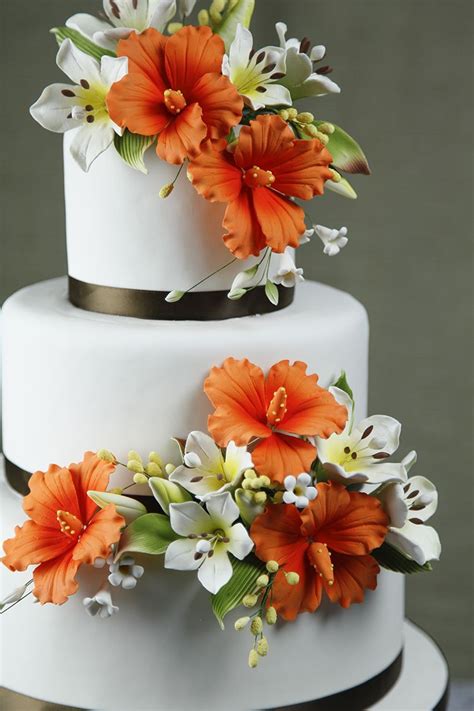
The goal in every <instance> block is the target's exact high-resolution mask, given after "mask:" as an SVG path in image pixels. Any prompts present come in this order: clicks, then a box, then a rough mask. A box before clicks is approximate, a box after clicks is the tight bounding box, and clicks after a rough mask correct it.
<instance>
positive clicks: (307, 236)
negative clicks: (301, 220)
mask: <svg viewBox="0 0 474 711" xmlns="http://www.w3.org/2000/svg"><path fill="white" fill-rule="evenodd" d="M313 235H314V227H312V228H310V229H308V230H305V231H304V232H303V234H302V235H301V236H300V238H299V242H300V244H299V246H300V247H301V245H303V244H308V242H311V237H312V236H313Z"/></svg>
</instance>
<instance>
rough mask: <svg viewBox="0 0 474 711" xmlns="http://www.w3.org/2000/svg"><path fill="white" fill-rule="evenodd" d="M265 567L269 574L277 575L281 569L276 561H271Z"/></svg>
mask: <svg viewBox="0 0 474 711" xmlns="http://www.w3.org/2000/svg"><path fill="white" fill-rule="evenodd" d="M265 567H266V569H267V570H268V572H269V573H276V572H278V569H279V568H280V566H279V565H278V563H277V562H276V560H269V561H268V563H267V564H266V566H265Z"/></svg>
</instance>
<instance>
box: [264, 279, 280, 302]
mask: <svg viewBox="0 0 474 711" xmlns="http://www.w3.org/2000/svg"><path fill="white" fill-rule="evenodd" d="M265 294H266V295H267V299H268V300H269V301H270V303H272V304H273V306H277V305H278V300H279V298H280V294H279V293H278V287H277V285H276V284H274V283H273V282H272V281H270V279H269V280H268V281H267V283H266V284H265Z"/></svg>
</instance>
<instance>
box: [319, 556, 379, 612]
mask: <svg viewBox="0 0 474 711" xmlns="http://www.w3.org/2000/svg"><path fill="white" fill-rule="evenodd" d="M332 563H333V565H334V570H333V573H334V584H333V585H331V586H329V585H328V584H327V583H324V587H325V590H326V594H327V596H328V597H329V599H330V600H331V602H338V603H339V604H340V605H341V606H342V607H349V606H350V605H351V604H352V603H353V602H363V601H364V591H365V590H375V588H376V587H377V575H378V574H379V572H380V568H379V566H378V564H377V562H376V560H375V559H374V558H372V556H371V555H360V556H349V555H339V554H338V553H333V555H332Z"/></svg>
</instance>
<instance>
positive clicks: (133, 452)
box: [127, 449, 143, 464]
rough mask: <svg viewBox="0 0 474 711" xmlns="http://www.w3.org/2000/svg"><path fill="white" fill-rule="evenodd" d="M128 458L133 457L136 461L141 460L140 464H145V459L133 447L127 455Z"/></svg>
mask: <svg viewBox="0 0 474 711" xmlns="http://www.w3.org/2000/svg"><path fill="white" fill-rule="evenodd" d="M127 458H128V459H133V460H134V461H136V462H140V464H143V459H142V458H141V456H140V455H139V454H138V452H136V451H135V450H134V449H131V450H130V451H129V453H128V455H127Z"/></svg>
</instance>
